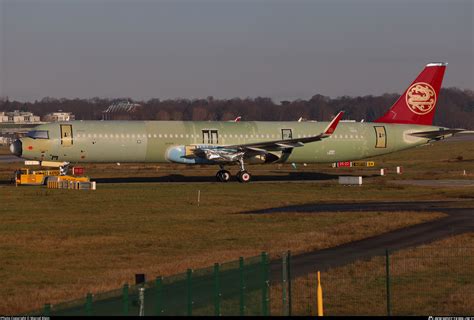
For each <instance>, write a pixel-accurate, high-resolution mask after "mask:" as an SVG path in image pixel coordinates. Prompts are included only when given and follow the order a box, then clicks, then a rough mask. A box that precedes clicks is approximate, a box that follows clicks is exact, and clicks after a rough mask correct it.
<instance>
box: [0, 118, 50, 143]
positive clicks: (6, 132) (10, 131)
mask: <svg viewBox="0 0 474 320" xmlns="http://www.w3.org/2000/svg"><path fill="white" fill-rule="evenodd" d="M41 123H43V122H41V121H40V117H39V116H35V115H34V114H33V113H31V112H23V111H19V110H15V111H12V112H4V111H2V112H0V145H9V144H10V143H11V142H12V141H13V140H15V139H17V138H18V137H21V136H23V135H25V134H26V133H27V132H28V131H30V130H31V128H33V127H35V126H37V125H39V124H41Z"/></svg>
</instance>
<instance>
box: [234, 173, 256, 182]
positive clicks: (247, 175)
mask: <svg viewBox="0 0 474 320" xmlns="http://www.w3.org/2000/svg"><path fill="white" fill-rule="evenodd" d="M251 178H252V176H251V175H250V173H248V172H247V171H245V170H244V171H239V173H238V174H237V179H238V180H239V182H242V183H247V182H249V181H250V179H251Z"/></svg>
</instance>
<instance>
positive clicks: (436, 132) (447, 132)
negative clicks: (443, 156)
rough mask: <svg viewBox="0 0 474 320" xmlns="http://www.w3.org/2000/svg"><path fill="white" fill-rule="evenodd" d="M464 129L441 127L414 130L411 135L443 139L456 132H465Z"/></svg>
mask: <svg viewBox="0 0 474 320" xmlns="http://www.w3.org/2000/svg"><path fill="white" fill-rule="evenodd" d="M465 131H466V130H464V129H446V130H443V129H440V130H434V131H422V132H414V133H410V135H411V136H415V137H420V138H428V139H442V138H445V137H447V136H451V135H454V134H456V133H461V132H465Z"/></svg>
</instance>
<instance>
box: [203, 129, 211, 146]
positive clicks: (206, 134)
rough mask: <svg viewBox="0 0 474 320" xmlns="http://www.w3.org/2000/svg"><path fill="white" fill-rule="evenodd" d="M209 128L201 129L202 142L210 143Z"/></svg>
mask: <svg viewBox="0 0 474 320" xmlns="http://www.w3.org/2000/svg"><path fill="white" fill-rule="evenodd" d="M209 138H210V137H209V130H202V143H210V139H209Z"/></svg>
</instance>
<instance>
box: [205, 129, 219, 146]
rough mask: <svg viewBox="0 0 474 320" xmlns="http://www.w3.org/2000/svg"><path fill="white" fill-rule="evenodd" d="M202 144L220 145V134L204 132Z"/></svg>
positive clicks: (213, 131)
mask: <svg viewBox="0 0 474 320" xmlns="http://www.w3.org/2000/svg"><path fill="white" fill-rule="evenodd" d="M202 143H208V144H218V143H219V132H218V131H217V130H202Z"/></svg>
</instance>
